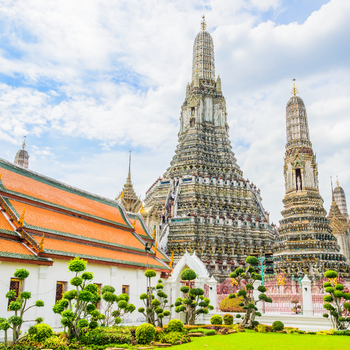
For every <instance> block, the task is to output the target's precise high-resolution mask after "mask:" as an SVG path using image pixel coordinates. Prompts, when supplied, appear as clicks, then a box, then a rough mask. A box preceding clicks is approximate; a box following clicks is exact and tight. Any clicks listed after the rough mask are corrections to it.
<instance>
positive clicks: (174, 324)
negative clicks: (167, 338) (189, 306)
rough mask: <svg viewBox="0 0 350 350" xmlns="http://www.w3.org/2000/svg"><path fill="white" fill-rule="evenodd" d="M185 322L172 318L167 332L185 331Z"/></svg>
mask: <svg viewBox="0 0 350 350" xmlns="http://www.w3.org/2000/svg"><path fill="white" fill-rule="evenodd" d="M183 329H184V324H183V323H182V321H180V320H171V321H170V322H169V323H168V326H167V328H166V330H167V332H183Z"/></svg>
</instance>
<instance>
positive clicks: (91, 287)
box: [84, 283, 98, 293]
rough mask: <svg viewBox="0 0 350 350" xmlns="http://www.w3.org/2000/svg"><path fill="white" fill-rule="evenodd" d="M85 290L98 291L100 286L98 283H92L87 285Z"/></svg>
mask: <svg viewBox="0 0 350 350" xmlns="http://www.w3.org/2000/svg"><path fill="white" fill-rule="evenodd" d="M84 290H87V291H88V292H90V293H98V286H97V285H96V284H93V283H90V284H88V285H87V286H85V288H84Z"/></svg>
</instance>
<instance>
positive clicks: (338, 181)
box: [337, 175, 339, 187]
mask: <svg viewBox="0 0 350 350" xmlns="http://www.w3.org/2000/svg"><path fill="white" fill-rule="evenodd" d="M337 187H339V180H338V175H337Z"/></svg>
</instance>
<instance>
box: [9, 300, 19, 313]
mask: <svg viewBox="0 0 350 350" xmlns="http://www.w3.org/2000/svg"><path fill="white" fill-rule="evenodd" d="M21 307H22V304H21V303H20V302H19V301H11V303H10V305H9V310H11V311H18V310H19V309H20V308H21Z"/></svg>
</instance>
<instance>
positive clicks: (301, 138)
mask: <svg viewBox="0 0 350 350" xmlns="http://www.w3.org/2000/svg"><path fill="white" fill-rule="evenodd" d="M298 92H299V90H298V89H297V87H296V86H295V79H293V88H292V91H291V93H292V95H293V96H292V97H291V98H290V99H289V101H288V103H287V113H286V131H287V144H286V149H288V148H292V147H296V146H300V147H310V148H311V147H312V144H311V142H310V136H309V126H308V122H307V114H306V108H305V104H304V101H303V100H302V99H301V98H300V97H299V96H297V93H298Z"/></svg>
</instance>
